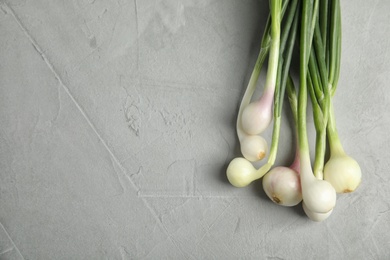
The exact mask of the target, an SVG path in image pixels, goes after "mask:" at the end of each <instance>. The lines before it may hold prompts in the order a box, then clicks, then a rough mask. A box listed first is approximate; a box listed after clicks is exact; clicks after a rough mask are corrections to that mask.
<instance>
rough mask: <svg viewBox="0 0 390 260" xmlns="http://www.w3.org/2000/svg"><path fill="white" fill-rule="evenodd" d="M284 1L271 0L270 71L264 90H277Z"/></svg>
mask: <svg viewBox="0 0 390 260" xmlns="http://www.w3.org/2000/svg"><path fill="white" fill-rule="evenodd" d="M281 8H282V2H281V0H270V9H271V47H270V53H269V59H268V72H267V77H266V80H265V88H264V92H267V90H269V91H272V92H273V91H275V85H276V76H277V72H278V60H279V46H280V23H281V19H282V17H281V16H282V15H281Z"/></svg>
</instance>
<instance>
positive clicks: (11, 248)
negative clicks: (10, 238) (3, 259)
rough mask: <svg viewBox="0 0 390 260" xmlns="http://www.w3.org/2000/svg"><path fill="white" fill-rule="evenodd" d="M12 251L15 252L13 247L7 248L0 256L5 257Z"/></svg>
mask: <svg viewBox="0 0 390 260" xmlns="http://www.w3.org/2000/svg"><path fill="white" fill-rule="evenodd" d="M12 250H14V248H13V247H9V248H6V249H4V250H3V251H1V252H0V256H1V255H4V254H6V253H8V252H10V251H12Z"/></svg>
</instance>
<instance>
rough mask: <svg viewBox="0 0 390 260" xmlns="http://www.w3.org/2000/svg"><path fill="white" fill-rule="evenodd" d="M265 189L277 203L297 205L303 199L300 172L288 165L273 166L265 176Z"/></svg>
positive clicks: (288, 205) (289, 205)
mask: <svg viewBox="0 0 390 260" xmlns="http://www.w3.org/2000/svg"><path fill="white" fill-rule="evenodd" d="M263 189H264V191H265V193H266V194H267V196H268V197H269V198H270V199H271V200H272V201H273V202H275V203H276V204H279V205H282V206H287V207H291V206H295V205H297V204H298V203H300V202H301V201H302V194H301V184H300V180H299V174H298V173H297V172H296V171H294V170H292V169H291V168H288V167H283V166H278V167H275V168H273V169H272V170H271V171H269V172H268V173H267V174H266V175H265V176H264V177H263Z"/></svg>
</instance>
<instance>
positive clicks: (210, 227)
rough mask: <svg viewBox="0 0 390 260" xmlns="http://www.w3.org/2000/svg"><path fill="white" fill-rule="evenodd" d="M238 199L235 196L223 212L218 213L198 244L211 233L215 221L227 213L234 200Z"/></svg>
mask: <svg viewBox="0 0 390 260" xmlns="http://www.w3.org/2000/svg"><path fill="white" fill-rule="evenodd" d="M235 200H236V199H235V198H233V199H232V200H231V201H230V202H229V204H228V205H227V206H226V207H225V208H224V209H223V210H222V212H221V213H220V214H218V216H217V217H216V218H215V219H214V220H213V222H212V223H211V224H210V225H209V226H208V227H207V230H206V231H205V232H204V233H203V236H202V237H201V238H200V240H199V241H198V242H197V243H196V244H197V245H199V244H200V243H201V242H202V241H203V239H204V238H205V237H206V235H207V234H209V233H210V230H211V229H212V228H213V227H214V225H215V223H217V221H218V220H219V219H220V218H221V217H222V216H223V215H224V214H225V212H226V211H227V210H228V209H229V208H230V206H231V205H232V204H233V202H234V201H235Z"/></svg>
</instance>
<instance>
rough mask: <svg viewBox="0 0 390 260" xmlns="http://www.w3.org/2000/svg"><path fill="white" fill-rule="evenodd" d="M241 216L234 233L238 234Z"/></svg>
mask: <svg viewBox="0 0 390 260" xmlns="http://www.w3.org/2000/svg"><path fill="white" fill-rule="evenodd" d="M240 224H241V218H240V217H239V218H238V219H237V222H236V228H235V229H234V234H237V233H238V231H239V230H240Z"/></svg>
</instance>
